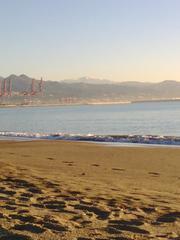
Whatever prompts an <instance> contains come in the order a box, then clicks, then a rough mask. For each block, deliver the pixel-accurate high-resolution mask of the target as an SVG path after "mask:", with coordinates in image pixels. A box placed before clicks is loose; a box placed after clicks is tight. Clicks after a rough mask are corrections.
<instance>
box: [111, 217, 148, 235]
mask: <svg viewBox="0 0 180 240" xmlns="http://www.w3.org/2000/svg"><path fill="white" fill-rule="evenodd" d="M143 224H144V222H143V221H140V220H137V219H134V220H129V221H127V220H109V225H108V227H107V232H109V233H118V234H119V233H120V232H121V231H127V232H132V233H139V234H149V232H148V231H147V230H145V229H142V228H139V226H141V225H143Z"/></svg>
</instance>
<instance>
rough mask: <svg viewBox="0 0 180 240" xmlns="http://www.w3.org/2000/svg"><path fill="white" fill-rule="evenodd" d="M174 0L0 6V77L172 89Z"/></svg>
mask: <svg viewBox="0 0 180 240" xmlns="http://www.w3.org/2000/svg"><path fill="white" fill-rule="evenodd" d="M179 11H180V1H179V0H0V75H1V76H3V77H7V76H8V75H10V74H12V73H13V74H18V75H19V74H22V73H24V74H26V75H28V76H31V77H35V78H40V77H41V76H42V77H43V78H44V79H45V80H63V79H72V78H73V79H75V78H79V77H82V76H89V77H94V78H104V79H110V80H114V81H144V82H145V81H150V82H157V81H162V80H177V81H180V14H179Z"/></svg>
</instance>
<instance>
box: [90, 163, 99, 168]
mask: <svg viewBox="0 0 180 240" xmlns="http://www.w3.org/2000/svg"><path fill="white" fill-rule="evenodd" d="M91 166H93V167H99V166H100V165H99V164H96V163H95V164H92V165H91Z"/></svg>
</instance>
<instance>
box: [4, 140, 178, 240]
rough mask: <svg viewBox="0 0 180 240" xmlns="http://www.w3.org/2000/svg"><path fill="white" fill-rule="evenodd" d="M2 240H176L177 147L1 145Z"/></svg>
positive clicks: (72, 143)
mask: <svg viewBox="0 0 180 240" xmlns="http://www.w3.org/2000/svg"><path fill="white" fill-rule="evenodd" d="M0 179H1V181H0V226H1V227H0V239H8V240H11V239H17V240H26V239H27V240H28V239H29V240H31V239H46V240H47V239H55V240H56V239H67V240H71V239H72V240H88V239H94V240H111V239H112V240H113V239H114V240H118V239H122V240H128V239H130V240H131V239H180V148H145V147H142V148H139V147H107V146H102V145H96V144H88V143H78V142H60V141H33V142H9V141H0Z"/></svg>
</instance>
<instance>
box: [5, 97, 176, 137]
mask: <svg viewBox="0 0 180 240" xmlns="http://www.w3.org/2000/svg"><path fill="white" fill-rule="evenodd" d="M0 131H1V132H2V131H12V132H33V133H37V132H39V133H56V132H62V133H70V134H71V133H73V134H88V133H92V134H103V135H106V134H115V135H121V134H138V135H146V134H152V135H170V136H172V135H173V136H180V101H176V102H153V103H152V102H146V103H133V104H118V105H84V106H58V107H24V108H23V107H18V108H1V109H0Z"/></svg>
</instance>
